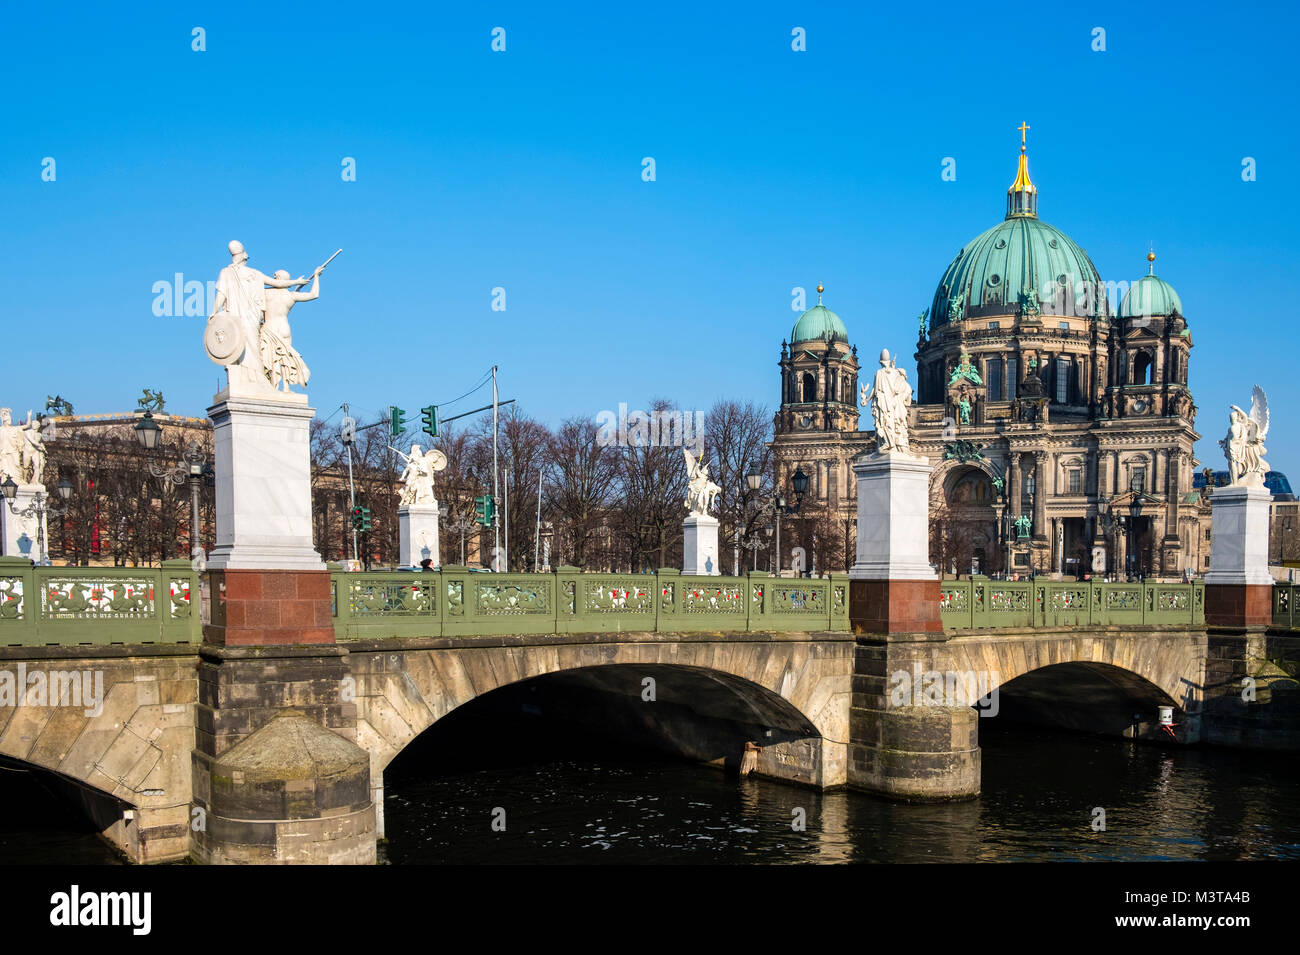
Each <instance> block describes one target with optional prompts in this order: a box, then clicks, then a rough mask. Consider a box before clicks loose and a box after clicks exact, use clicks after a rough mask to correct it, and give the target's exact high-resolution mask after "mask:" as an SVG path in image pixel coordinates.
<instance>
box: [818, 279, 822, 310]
mask: <svg viewBox="0 0 1300 955" xmlns="http://www.w3.org/2000/svg"><path fill="white" fill-rule="evenodd" d="M822 291H823V289H822V285H821V283H820V282H818V283H817V304H818V305H820V304H821V303H822Z"/></svg>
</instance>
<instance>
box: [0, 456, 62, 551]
mask: <svg viewBox="0 0 1300 955" xmlns="http://www.w3.org/2000/svg"><path fill="white" fill-rule="evenodd" d="M0 477H3V475H0ZM44 494H45V488H44V486H43V485H40V484H19V485H18V490H17V491H16V492H15V493H14V499H13V500H12V501H6V500H4V499H3V498H0V557H21V558H23V559H25V560H30V561H34V562H35V563H38V564H39V563H40V562H41V560H42V559H43V558H44V556H45V555H44V554H42V553H41V551H40V540H41V538H42V536H44V539H45V548H46V550H47V551H48V550H49V546H50V537H49V532H48V529H47V526H46V524H47V519H46V515H44V514H42V515H40V517H39V518H38V517H37V516H36V497H37V495H44ZM46 501H47V503H48V501H49V498H48V496H47V497H46ZM14 511H17V512H18V513H17V514H15V513H14ZM25 511H30V512H31V513H26V514H25V513H24V512H25Z"/></svg>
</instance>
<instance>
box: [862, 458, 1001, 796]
mask: <svg viewBox="0 0 1300 955" xmlns="http://www.w3.org/2000/svg"><path fill="white" fill-rule="evenodd" d="M853 471H854V473H855V474H856V475H857V479H858V550H857V560H856V562H855V563H854V565H853V567H852V569H850V571H849V620H850V622H851V623H852V626H853V629H854V631H855V632H856V633H858V634H860V635H861V636H859V638H858V647H857V651H856V654H855V661H854V677H853V696H852V700H851V702H850V712H849V747H848V749H849V762H848V782H849V785H850V786H853V787H855V788H859V789H865V790H868V791H871V792H877V793H882V794H885V795H888V796H892V797H894V798H900V799H911V800H951V799H965V798H970V797H972V796H976V795H978V794H979V775H980V751H979V745H978V733H977V731H976V720H977V719H978V717H977V716H976V712H975V710H974V709H972V707H971V704H972V703H974V702H975V701H974V700H969V701H967V700H964V699H963V700H955V699H947V698H938V699H935V698H932V697H931V696H928V695H926V694H924V693H923V692H922V690H923V687H922V686H921V685H920V684H921V683H922V674H925V673H929V672H930V671H935V670H939V669H941V667H940V666H939V665H938V664H939V663H940V661H941V660H944V659H946V658H947V653H946V648H945V647H944V643H943V640H942V637H941V633H942V624H941V623H940V621H939V580H938V577H937V576H936V574H935V573H934V570H933V568H932V567H931V566H930V562H929V501H930V493H929V492H930V473H931V468H930V465H929V462H928V461H926V460H925V459H924V458H918V457H912V456H910V455H902V454H898V453H893V454H873V455H870V456H868V457H862V458H858V459H857V460H856V461H854V463H853ZM900 675H901V676H900ZM900 679H901V681H902V682H901V683H900V682H899V681H900ZM940 679H941V680H942V679H943V678H942V677H941V678H940ZM944 682H946V681H944Z"/></svg>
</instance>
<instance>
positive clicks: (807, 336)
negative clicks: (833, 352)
mask: <svg viewBox="0 0 1300 955" xmlns="http://www.w3.org/2000/svg"><path fill="white" fill-rule="evenodd" d="M822 291H823V289H822V286H820V285H819V286H817V304H816V305H814V306H813V307H812V308H810V309H808V311H806V312H804V313H803V314H802V315H800V316H799V320H798V321H797V322H795V323H794V329H793V330H792V331H791V332H790V345H791V346H792V347H793V346H794V345H797V344H799V343H800V342H822V341H824V342H832V341H838V342H844V344H846V345H847V344H848V342H849V330H848V329H847V328H845V327H844V322H843V321H841V320H840V317H839V316H838V315H836V314H835V313H834V312H832V311H831V310H830V309H829V308H827V307H826V306H825V305H823V304H822Z"/></svg>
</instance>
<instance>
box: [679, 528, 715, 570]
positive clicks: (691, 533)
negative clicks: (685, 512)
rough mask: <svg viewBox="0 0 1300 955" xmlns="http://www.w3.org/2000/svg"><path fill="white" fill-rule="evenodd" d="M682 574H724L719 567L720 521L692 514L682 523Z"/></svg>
mask: <svg viewBox="0 0 1300 955" xmlns="http://www.w3.org/2000/svg"><path fill="white" fill-rule="evenodd" d="M682 573H683V574H712V575H714V576H716V575H719V574H721V573H722V570H721V569H720V568H719V567H718V519H717V518H716V517H710V516H709V515H708V514H692V515H691V516H690V517H688V518H686V520H684V521H682Z"/></svg>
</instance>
